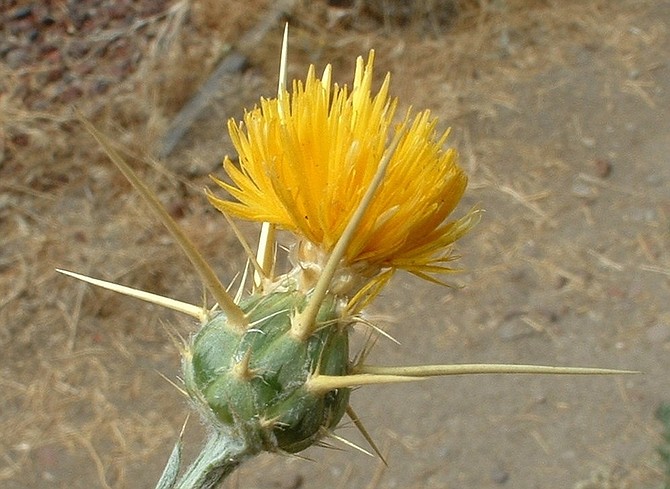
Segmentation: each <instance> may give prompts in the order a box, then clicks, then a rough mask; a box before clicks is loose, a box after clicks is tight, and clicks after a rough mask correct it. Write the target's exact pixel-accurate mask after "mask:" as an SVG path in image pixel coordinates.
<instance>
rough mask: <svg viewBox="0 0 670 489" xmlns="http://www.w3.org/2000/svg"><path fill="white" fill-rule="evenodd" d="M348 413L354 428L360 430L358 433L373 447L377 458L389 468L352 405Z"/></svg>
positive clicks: (348, 407) (348, 406)
mask: <svg viewBox="0 0 670 489" xmlns="http://www.w3.org/2000/svg"><path fill="white" fill-rule="evenodd" d="M346 413H347V416H349V419H351V421H352V422H353V423H354V426H355V427H356V428H357V429H358V431H360V433H361V435H362V436H363V438H365V441H367V442H368V444H369V445H370V446H371V447H372V449H373V450H374V452H375V453H376V454H377V456H378V457H379V458H380V459H381V461H382V462H384V465H386V466H388V464H387V463H386V459H385V458H384V455H382V452H381V450H379V447H377V444H376V443H375V441H374V440H373V439H372V436H370V433H369V432H368V430H367V429H366V428H365V425H363V422H362V421H361V418H359V417H358V415H357V414H356V412H355V411H354V409H353V408H352V407H351V405H347V408H346Z"/></svg>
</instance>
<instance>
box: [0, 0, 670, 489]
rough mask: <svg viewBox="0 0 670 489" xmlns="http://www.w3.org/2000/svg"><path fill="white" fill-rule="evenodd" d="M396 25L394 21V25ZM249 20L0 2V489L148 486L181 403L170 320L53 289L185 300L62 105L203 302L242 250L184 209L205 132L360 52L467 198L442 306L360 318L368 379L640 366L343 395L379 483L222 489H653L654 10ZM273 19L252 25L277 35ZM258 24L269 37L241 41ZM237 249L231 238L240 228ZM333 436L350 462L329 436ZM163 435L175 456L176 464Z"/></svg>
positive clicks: (185, 11)
mask: <svg viewBox="0 0 670 489" xmlns="http://www.w3.org/2000/svg"><path fill="white" fill-rule="evenodd" d="M417 3H418V2H417ZM400 5H401V3H399V2H394V1H390V0H388V1H364V2H347V1H338V2H336V1H330V2H325V1H315V2H300V1H294V2H284V3H281V4H279V3H274V2H270V1H263V0H255V1H249V2H241V1H239V2H235V1H231V0H221V1H215V0H192V1H191V2H187V1H185V0H184V1H180V2H175V1H169V0H164V1H157V2H153V1H149V0H142V1H134V2H132V1H119V2H112V1H109V0H83V1H80V2H21V1H5V2H2V3H0V15H1V16H0V19H1V21H0V22H2V24H1V25H0V122H1V123H2V126H1V127H0V130H1V131H2V133H1V139H0V149H1V151H0V345H1V348H2V350H1V351H2V354H1V359H0V369H1V370H0V389H1V392H2V393H1V394H0V485H1V486H2V487H6V488H9V489H15V488H47V487H48V488H54V487H60V488H89V487H113V488H126V487H127V488H130V487H132V488H135V487H137V488H151V487H154V484H155V482H156V480H157V478H158V476H159V474H160V472H161V470H162V467H163V465H164V463H165V461H166V459H167V457H168V454H169V452H170V450H171V447H172V445H173V443H174V441H175V440H176V438H177V435H178V433H179V431H180V429H181V426H182V424H183V422H184V419H185V416H186V413H187V412H188V407H187V404H186V402H185V400H184V399H183V398H182V397H181V395H180V394H179V392H178V391H177V389H175V388H174V387H173V386H171V385H170V384H169V383H168V382H167V381H166V380H165V379H164V378H162V377H161V375H165V376H166V377H167V378H168V379H176V378H177V376H178V372H179V358H178V351H177V348H176V347H175V345H174V343H173V342H172V341H171V340H170V336H169V333H170V332H178V333H179V334H181V335H188V334H189V333H190V332H192V331H193V330H194V327H195V325H194V324H193V323H192V322H191V321H189V320H188V319H185V318H183V317H180V316H176V315H174V314H172V313H170V312H166V311H164V310H160V309H159V308H156V307H153V306H149V305H145V304H142V303H139V302H137V301H135V300H132V299H129V298H125V297H122V296H119V295H115V294H113V293H110V292H106V291H102V290H97V289H94V288H93V287H90V286H87V285H84V284H80V283H77V282H76V281H74V280H71V279H68V278H66V277H63V276H60V275H58V274H57V273H55V271H54V269H55V268H56V267H60V268H65V269H71V270H75V271H79V272H81V273H85V274H90V275H93V276H96V277H101V278H105V279H107V280H112V281H118V282H120V283H123V284H126V285H131V286H134V287H138V288H142V289H146V290H150V291H153V292H157V293H162V294H165V295H168V296H171V297H175V298H178V299H181V300H185V301H190V302H192V303H200V302H201V300H202V299H201V298H202V286H201V285H200V284H199V283H198V281H197V279H196V278H195V276H194V273H193V272H192V270H191V269H190V267H189V265H188V263H187V261H186V260H185V259H184V258H183V257H182V255H181V253H180V251H179V250H178V249H177V247H176V246H175V245H174V244H173V243H172V242H171V240H170V238H169V237H168V236H167V234H166V233H165V232H164V230H163V228H162V227H161V225H160V224H159V223H157V222H156V221H155V219H153V218H152V217H151V216H150V215H149V214H148V212H147V210H146V207H145V206H144V205H143V204H142V203H141V201H140V200H139V198H138V196H137V195H135V193H133V191H132V190H131V189H130V187H129V185H128V184H127V183H126V182H125V181H124V180H123V178H122V177H121V176H120V175H119V174H118V173H117V171H116V170H115V169H114V168H113V166H112V164H111V163H110V162H109V161H108V160H107V158H106V157H105V156H104V154H103V153H102V151H101V150H100V148H99V147H97V145H96V144H95V143H94V142H93V140H92V138H91V137H90V136H89V135H88V134H86V133H85V132H84V131H83V129H82V128H81V127H80V125H79V124H78V123H77V122H76V119H75V117H74V116H73V113H72V109H71V107H72V106H73V105H76V106H77V107H79V108H80V109H81V110H82V111H83V112H84V113H85V114H86V115H87V117H89V118H90V119H91V120H93V121H94V123H95V124H96V126H97V127H98V128H100V129H101V130H103V131H104V132H105V133H107V134H109V135H111V136H112V137H113V138H114V139H115V140H116V141H117V142H118V144H119V146H120V148H122V150H123V151H124V153H125V154H126V156H127V158H128V160H129V161H130V162H131V163H132V164H133V165H134V166H135V168H136V169H137V170H138V171H139V172H140V173H141V174H142V175H143V177H144V178H145V180H146V181H147V182H148V183H149V185H150V186H151V187H152V188H153V189H155V190H156V191H157V192H158V194H159V195H160V197H161V199H162V200H163V201H164V202H165V203H166V205H167V206H168V208H169V209H170V212H171V213H172V214H173V216H175V218H177V219H178V221H179V223H180V224H181V225H182V226H183V227H184V228H185V229H186V230H187V231H188V232H189V234H190V235H191V237H192V238H193V240H194V241H195V242H196V243H198V245H199V246H200V247H201V249H202V250H203V252H204V253H205V254H206V256H207V257H208V258H209V259H210V260H211V263H212V265H213V266H214V267H215V269H216V270H217V272H219V273H220V276H221V277H223V280H224V282H225V281H228V280H231V279H232V278H233V276H234V274H235V273H236V272H237V271H239V270H241V267H242V264H243V262H244V257H243V255H242V250H241V247H240V246H239V245H238V244H237V243H236V241H235V239H234V238H233V237H232V233H231V232H230V231H229V230H228V229H227V226H226V225H225V222H224V220H223V219H222V217H221V216H220V215H218V214H217V213H216V212H214V211H213V210H212V209H210V207H209V206H208V204H207V202H206V200H205V198H204V197H203V193H202V188H203V186H205V185H208V178H207V175H208V174H209V173H216V174H218V175H221V169H220V162H221V160H222V158H223V155H224V154H227V153H232V152H233V149H232V148H231V146H230V143H229V140H228V138H227V135H226V131H225V123H226V120H227V119H228V118H229V117H236V118H239V117H240V116H241V114H242V113H243V108H244V107H252V106H253V105H254V103H255V101H256V100H257V99H258V97H259V96H261V95H265V96H272V94H273V91H274V87H275V85H276V73H277V65H278V57H277V55H278V52H279V42H280V36H281V21H280V20H277V19H276V18H274V17H271V19H272V18H274V20H270V21H267V19H268V17H266V16H267V15H268V12H270V13H271V12H272V11H273V10H274V9H276V8H278V7H282V8H284V9H285V10H286V12H287V15H286V18H287V19H288V20H290V23H291V26H292V33H291V46H290V56H289V76H290V77H291V78H295V77H299V78H302V77H304V74H305V72H306V69H307V66H308V64H309V63H315V64H316V65H317V66H318V68H322V67H323V66H324V65H325V64H326V63H332V64H333V65H334V74H335V78H336V79H337V80H338V81H340V82H345V83H346V82H348V81H350V80H351V76H352V72H353V64H354V59H355V57H356V56H358V55H365V54H366V53H367V51H368V50H369V49H370V48H374V49H376V51H377V63H376V68H377V72H378V73H379V74H380V76H379V79H380V80H381V75H382V74H383V73H385V72H386V71H391V72H392V92H393V94H394V95H395V96H398V97H399V98H400V107H401V108H406V107H408V106H410V105H412V106H414V107H416V108H418V109H423V108H430V109H431V110H433V111H434V113H435V115H437V116H439V118H440V120H441V121H442V127H447V126H452V127H453V136H452V138H451V144H452V145H454V146H456V147H458V148H459V150H460V152H461V156H462V163H463V165H464V166H465V168H466V169H467V171H468V173H469V175H470V178H471V183H470V188H469V191H468V192H467V195H466V197H465V199H464V202H463V204H462V207H461V208H460V212H464V211H465V209H467V208H469V207H470V206H472V205H475V204H476V205H479V206H481V207H482V208H484V209H485V210H486V212H485V214H484V217H483V220H482V222H481V223H480V224H479V225H478V226H477V228H476V229H474V230H473V231H472V232H471V233H470V235H469V236H467V237H466V238H465V239H464V240H463V241H462V242H460V243H459V246H458V252H459V254H461V255H462V259H461V261H460V264H461V266H462V267H463V268H464V270H465V271H464V272H463V273H461V274H459V275H455V276H454V277H453V281H454V283H455V284H456V285H457V286H458V287H454V288H451V289H449V288H441V287H438V286H434V285H431V284H428V283H424V282H421V281H419V280H416V279H413V278H412V277H408V276H402V275H400V276H398V277H397V278H396V279H395V280H394V281H393V282H392V284H391V285H390V286H389V287H388V288H387V289H386V291H385V292H384V294H383V295H382V296H381V297H380V298H379V300H378V301H377V302H376V303H375V305H374V307H373V308H372V309H371V311H370V313H371V314H372V315H374V316H376V317H377V319H378V322H379V323H380V324H381V325H383V326H384V327H385V328H386V329H387V330H388V331H389V332H390V333H391V334H393V335H394V336H395V337H396V338H397V339H398V340H399V341H400V342H401V345H400V346H397V345H394V344H392V343H390V342H385V341H381V342H380V343H379V344H378V346H377V348H376V350H375V352H374V354H373V359H374V360H375V361H377V362H379V363H384V364H418V363H465V362H467V363H469V362H502V363H505V362H513V363H539V364H553V365H581V366H600V367H613V368H630V369H636V370H641V371H643V372H644V374H643V375H638V376H625V377H623V376H622V377H610V378H602V377H600V378H593V377H586V378H585V377H579V378H575V377H570V378H566V377H554V378H548V377H537V376H509V377H500V376H476V377H460V378H449V379H438V380H431V381H428V382H422V383H419V384H415V385H402V386H391V387H374V388H365V389H361V390H358V391H356V392H355V393H354V395H353V406H354V407H355V409H356V411H357V412H358V413H359V415H360V416H361V417H362V419H363V420H364V422H365V424H366V425H367V427H368V429H369V430H370V432H371V433H372V434H373V436H374V438H375V439H376V440H377V442H378V444H379V445H380V446H381V447H383V450H384V451H385V452H386V453H387V454H388V462H389V467H388V468H385V469H384V468H383V466H382V465H381V464H380V463H379V461H378V460H375V459H373V458H370V457H368V456H366V455H363V454H359V453H357V452H355V451H353V450H352V449H349V448H346V447H344V446H342V450H326V449H310V450H308V451H307V452H305V454H304V455H305V457H307V458H308V459H301V458H297V457H282V456H270V455H268V456H263V457H261V458H260V459H258V460H255V461H252V462H250V463H248V464H247V465H245V466H243V468H242V469H241V470H240V471H239V472H238V475H237V477H236V478H233V480H231V481H229V482H227V483H226V487H228V488H237V487H239V488H247V489H252V488H261V487H263V488H276V489H297V488H303V489H309V488H321V487H332V488H350V487H351V488H369V489H373V488H380V489H381V488H404V489H410V488H417V489H418V488H454V489H456V488H496V487H510V488H522V489H524V488H528V489H531V488H570V489H605V488H608V489H623V488H643V489H647V488H660V487H661V486H662V484H663V467H662V466H661V464H660V461H659V459H658V457H657V454H656V452H655V449H656V446H658V444H659V443H660V442H661V439H660V430H661V426H660V425H659V423H658V422H657V421H656V420H655V418H654V411H655V409H656V408H657V407H658V405H659V404H660V403H662V402H668V401H670V375H668V374H669V369H670V305H669V304H670V162H669V161H668V154H670V66H669V65H668V61H669V57H670V33H669V32H668V28H669V24H670V3H668V2H665V1H651V0H641V1H625V0H621V1H605V0H594V1H591V2H581V1H562V2H552V1H521V0H507V1H504V0H496V1H493V0H490V1H479V2H477V1H465V0H463V1H439V0H435V1H430V2H425V3H421V4H419V5H421V6H413V7H408V8H403V7H401V6H400ZM275 17H276V16H275ZM264 19H265V21H266V25H267V26H268V29H267V33H266V34H265V35H263V33H262V32H261V31H258V30H253V31H252V33H251V34H249V32H250V29H254V28H256V29H257V28H258V26H259V25H261V24H262V22H264ZM231 47H232V48H233V49H235V50H237V51H238V52H240V53H243V54H244V55H245V56H246V57H247V61H248V63H247V68H246V69H245V70H244V71H242V72H239V73H233V74H231V75H229V76H226V77H225V78H224V79H223V80H222V81H221V83H220V84H219V85H218V89H217V91H216V94H215V96H214V97H213V99H212V100H211V101H210V102H209V103H208V108H207V110H205V111H204V112H203V113H202V114H201V117H200V118H199V120H198V122H197V123H196V124H195V125H194V126H193V127H192V128H191V129H190V131H189V132H188V133H187V135H186V136H185V137H184V138H183V139H182V140H181V141H180V142H179V144H178V145H177V147H176V148H175V150H174V151H173V152H172V154H171V155H170V156H168V157H166V158H163V159H161V160H160V161H159V160H157V159H156V157H155V155H157V154H158V153H159V151H160V148H161V144H162V139H161V138H162V135H163V134H165V133H166V131H167V129H168V127H169V126H170V123H171V121H173V120H174V117H175V116H176V114H177V112H178V111H179V109H180V108H181V107H182V106H183V105H184V104H185V103H186V102H187V101H188V100H189V98H190V97H191V96H193V95H194V94H195V93H197V91H198V87H200V86H201V85H202V83H203V82H204V81H205V80H206V79H207V76H208V75H209V74H210V73H211V71H212V69H213V68H214V66H216V63H217V62H218V60H220V59H221V58H222V57H225V56H226V55H227V54H229V53H230V49H231ZM243 229H244V231H245V233H248V236H249V237H250V239H253V237H254V236H255V233H256V228H255V227H254V226H251V225H244V226H243ZM339 434H340V435H342V436H345V437H347V438H350V439H352V440H353V441H355V442H357V443H360V444H362V445H364V442H363V441H361V440H360V437H359V436H358V435H357V434H356V433H355V430H354V429H353V428H352V427H351V426H349V425H344V426H343V427H342V429H341V430H340V431H339ZM201 436H202V431H201V428H200V427H199V425H198V422H197V421H193V420H192V421H191V422H190V424H189V425H188V427H187V430H186V443H187V446H188V450H187V454H186V456H187V458H188V457H191V456H192V455H193V454H194V453H195V452H196V450H197V448H198V447H199V443H200V440H201Z"/></svg>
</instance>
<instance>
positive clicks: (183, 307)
mask: <svg viewBox="0 0 670 489" xmlns="http://www.w3.org/2000/svg"><path fill="white" fill-rule="evenodd" d="M56 271H57V272H58V273H62V274H63V275H67V276H69V277H73V278H76V279H78V280H81V281H83V282H87V283H89V284H92V285H95V286H97V287H101V288H103V289H107V290H111V291H113V292H118V293H119V294H123V295H127V296H130V297H134V298H136V299H140V300H143V301H145V302H150V303H151V304H156V305H158V306H162V307H167V308H168V309H172V310H173V311H177V312H182V313H184V314H188V315H189V316H193V317H194V318H197V319H199V320H200V322H201V323H204V322H206V321H207V320H208V319H209V311H207V310H206V309H204V308H202V307H198V306H194V305H193V304H188V303H186V302H181V301H178V300H176V299H170V298H169V297H164V296H162V295H158V294H152V293H151V292H146V291H144V290H139V289H134V288H132V287H126V286H125V285H120V284H115V283H114V282H107V281H105V280H100V279H97V278H93V277H88V276H86V275H81V274H79V273H75V272H70V271H68V270H61V269H59V268H57V269H56Z"/></svg>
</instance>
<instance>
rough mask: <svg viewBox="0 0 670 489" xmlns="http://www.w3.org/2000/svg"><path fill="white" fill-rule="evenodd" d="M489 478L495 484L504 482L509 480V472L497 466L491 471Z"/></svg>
mask: <svg viewBox="0 0 670 489" xmlns="http://www.w3.org/2000/svg"><path fill="white" fill-rule="evenodd" d="M491 480H492V481H493V482H495V483H496V484H501V485H502V484H504V483H505V482H507V481H508V480H509V472H507V471H506V470H505V469H503V468H502V467H498V468H496V469H493V470H492V471H491Z"/></svg>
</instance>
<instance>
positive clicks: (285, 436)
mask: <svg viewBox="0 0 670 489" xmlns="http://www.w3.org/2000/svg"><path fill="white" fill-rule="evenodd" d="M307 300H308V296H305V294H303V293H302V292H299V291H287V292H274V293H271V294H268V295H263V296H259V295H254V296H251V297H249V298H247V299H245V300H243V301H242V303H241V304H240V307H241V308H242V310H243V311H244V312H245V315H246V316H247V317H248V318H249V322H250V326H251V327H249V328H247V329H246V330H244V331H240V330H239V329H237V328H235V327H233V325H231V324H230V321H228V318H227V317H226V315H225V314H223V313H220V314H217V315H216V316H214V317H213V318H212V319H211V320H210V321H209V322H207V323H205V324H204V326H203V327H202V329H201V330H200V331H199V332H198V333H197V334H196V335H195V336H194V337H193V338H192V340H191V341H190V344H189V345H188V346H187V348H186V349H185V351H184V357H183V372H184V384H185V386H186V391H187V393H188V394H189V396H190V398H191V400H192V401H193V403H194V405H195V407H196V409H197V410H198V411H199V412H200V414H201V415H202V417H203V418H204V419H205V421H206V423H207V425H208V428H209V429H210V430H211V431H212V432H211V433H210V435H209V440H208V442H207V444H206V446H205V447H204V448H203V451H202V452H201V454H200V456H199V458H198V460H196V462H195V463H194V465H193V466H192V467H191V468H190V469H189V470H188V471H187V473H186V474H185V475H184V477H183V478H182V481H181V482H180V483H179V484H178V485H174V481H172V485H170V484H167V485H163V486H161V485H160V484H159V487H166V488H180V489H185V488H189V489H194V488H198V489H200V488H202V487H215V484H216V483H218V482H219V481H220V480H223V478H224V477H225V476H226V475H227V473H228V472H230V470H228V467H229V466H233V465H234V466H237V465H238V464H239V463H241V461H242V460H244V459H245V458H247V457H250V456H253V455H256V454H258V453H260V452H262V451H270V452H287V453H296V452H299V451H301V450H304V449H305V448H307V447H309V446H311V445H313V444H314V443H315V442H316V441H317V440H318V439H319V438H322V437H323V436H324V435H326V434H328V433H329V432H330V431H331V430H332V429H333V428H334V427H335V426H336V425H337V423H338V422H339V421H340V419H341V418H342V416H343V414H344V412H345V409H346V407H347V404H348V402H349V389H347V388H341V389H334V390H330V391H327V392H322V391H321V390H318V389H317V390H315V389H310V386H309V382H308V381H309V379H310V378H313V377H315V376H318V375H337V376H341V375H346V374H347V372H348V369H349V359H348V356H349V340H348V331H347V326H348V323H346V322H344V321H342V320H341V319H339V318H338V316H337V313H336V307H335V302H336V301H335V300H334V299H333V298H332V297H329V298H328V300H326V301H324V303H323V304H322V306H321V309H320V311H319V315H318V316H317V324H322V325H323V327H321V328H317V330H316V331H315V332H314V333H313V334H312V335H311V336H309V337H308V338H306V339H305V340H302V339H299V338H296V337H295V335H293V334H292V332H291V326H292V321H293V320H295V318H296V315H297V314H298V312H299V311H300V310H302V309H303V308H304V306H305V304H306V302H307ZM231 470H232V469H231ZM175 472H176V471H175ZM216 474H220V476H219V477H217V475H216ZM175 475H176V473H175ZM186 479H188V480H186ZM205 481H208V482H207V483H205ZM165 482H167V481H163V480H161V483H165Z"/></svg>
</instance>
